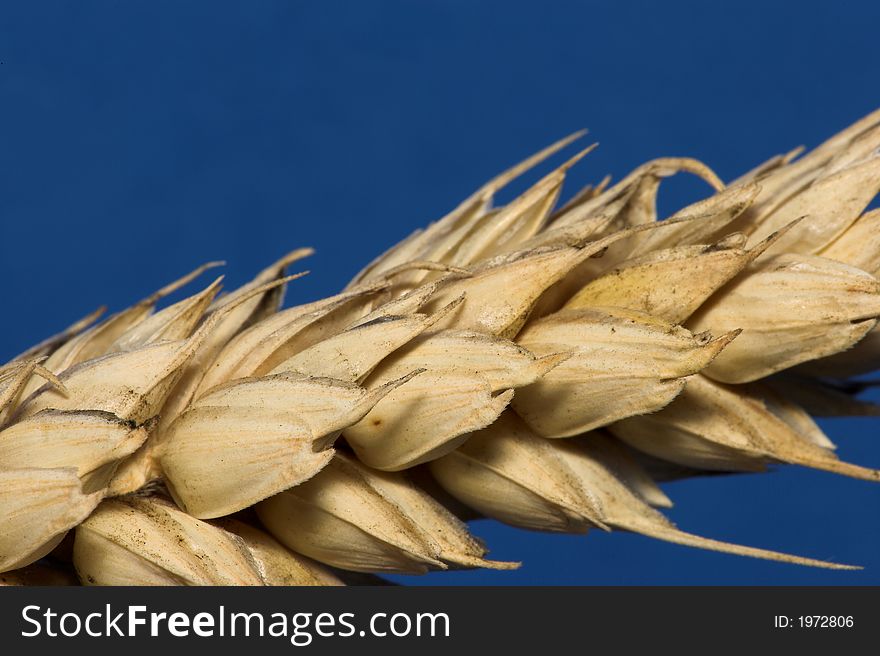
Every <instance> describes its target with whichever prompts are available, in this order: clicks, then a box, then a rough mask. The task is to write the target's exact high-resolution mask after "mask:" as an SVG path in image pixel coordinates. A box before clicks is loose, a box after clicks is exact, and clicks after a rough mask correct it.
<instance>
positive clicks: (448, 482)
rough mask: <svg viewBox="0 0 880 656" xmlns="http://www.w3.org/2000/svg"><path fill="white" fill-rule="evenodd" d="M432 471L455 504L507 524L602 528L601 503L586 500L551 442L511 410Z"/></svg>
mask: <svg viewBox="0 0 880 656" xmlns="http://www.w3.org/2000/svg"><path fill="white" fill-rule="evenodd" d="M428 467H429V468H430V470H431V474H432V476H433V477H434V479H435V480H436V481H437V482H438V483H439V484H440V486H441V487H442V488H443V489H444V490H445V491H446V492H448V493H449V494H450V495H452V496H453V497H454V498H455V499H457V500H458V501H460V502H461V503H463V504H465V505H466V506H468V507H470V508H473V509H474V510H477V511H478V512H479V513H481V514H483V515H485V516H487V517H492V518H493V519H497V520H499V521H501V522H504V523H505V524H510V525H512V526H518V527H521V528H527V529H531V530H536V531H555V532H564V533H583V532H585V531H587V530H588V529H589V528H592V527H594V526H600V525H601V519H600V515H601V509H598V508H597V506H598V503H599V502H598V500H597V499H595V498H589V497H586V498H585V496H584V490H583V489H582V488H581V487H580V485H579V484H578V482H577V478H576V477H575V475H574V473H573V472H572V471H571V470H570V469H569V468H568V466H567V465H566V464H565V462H564V461H563V460H561V459H560V457H559V453H558V451H557V450H556V449H554V448H553V443H552V442H550V441H549V440H545V439H542V438H540V437H538V436H537V435H535V434H534V433H533V432H532V431H530V430H529V428H528V427H527V426H526V425H525V424H524V423H523V422H522V420H521V419H520V418H519V417H517V416H516V415H515V414H514V413H513V412H511V411H509V410H508V411H505V412H504V413H503V414H502V415H501V416H500V417H499V418H498V420H497V421H495V422H494V423H493V424H491V425H490V426H487V427H486V428H484V429H482V430H480V431H477V432H475V433H473V434H472V435H471V436H470V438H469V439H468V440H467V441H466V442H465V443H464V444H462V445H461V446H460V447H459V448H458V449H456V450H455V451H453V452H451V453H449V454H447V455H445V456H443V457H442V458H439V459H437V460H433V461H432V462H430V463H429V465H428Z"/></svg>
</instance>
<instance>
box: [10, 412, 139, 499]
mask: <svg viewBox="0 0 880 656" xmlns="http://www.w3.org/2000/svg"><path fill="white" fill-rule="evenodd" d="M147 434H148V431H147V428H146V427H144V426H136V425H135V424H133V423H132V422H128V421H122V420H121V419H119V418H118V417H116V416H115V415H113V414H110V413H108V412H101V411H99V410H73V411H70V410H67V411H64V410H44V411H42V412H39V413H37V414H35V415H33V416H31V417H28V418H27V419H24V420H22V421H19V422H17V423H14V424H12V425H11V426H9V427H8V428H6V429H5V430H3V431H0V462H2V463H3V467H4V468H8V469H24V468H28V467H45V468H58V467H73V468H74V469H76V472H77V475H78V476H79V477H80V478H81V479H83V487H84V489H85V490H86V491H91V490H94V489H100V488H102V487H104V486H105V485H106V484H107V482H108V480H109V478H110V476H112V474H113V471H114V469H115V468H116V466H117V465H118V464H119V461H120V460H122V459H123V458H125V457H126V456H128V455H130V454H131V453H133V452H134V451H135V450H136V449H137V448H138V447H139V446H140V445H141V444H143V443H144V440H146V439H147Z"/></svg>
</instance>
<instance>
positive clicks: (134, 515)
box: [73, 497, 265, 585]
mask: <svg viewBox="0 0 880 656" xmlns="http://www.w3.org/2000/svg"><path fill="white" fill-rule="evenodd" d="M73 563H74V566H75V567H76V571H77V574H78V575H79V578H80V581H81V582H82V583H83V584H85V585H265V581H264V580H263V578H262V576H261V575H260V570H259V567H258V566H257V563H256V561H255V559H254V556H253V555H252V554H251V552H250V550H249V549H248V548H247V546H246V545H245V542H244V541H243V540H242V539H241V538H239V537H238V536H237V535H234V534H232V533H230V532H228V531H225V530H223V529H221V528H219V527H216V526H212V525H211V524H208V523H207V522H203V521H200V520H198V519H195V518H193V517H190V516H189V515H187V514H186V513H184V512H181V511H180V510H178V509H177V508H175V507H174V506H173V504H170V503H168V502H167V501H163V500H161V499H157V498H146V497H139V498H136V497H131V498H127V499H125V500H121V499H120V500H108V501H104V502H103V503H102V504H101V505H100V506H99V507H98V508H97V509H96V510H95V512H94V513H92V515H91V516H90V517H89V518H88V519H86V520H85V521H84V522H83V523H82V524H80V525H79V526H78V527H77V529H76V540H75V542H74V547H73Z"/></svg>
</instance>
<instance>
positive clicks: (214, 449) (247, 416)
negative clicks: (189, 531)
mask: <svg viewBox="0 0 880 656" xmlns="http://www.w3.org/2000/svg"><path fill="white" fill-rule="evenodd" d="M403 382H406V381H405V380H403V379H399V380H395V381H392V383H391V384H388V385H385V386H381V387H379V388H377V389H376V390H374V391H372V392H367V391H366V390H364V389H363V388H360V387H358V386H356V385H353V384H350V383H345V382H343V381H334V380H332V379H328V378H311V377H308V376H303V375H300V374H291V373H287V374H277V375H273V376H267V377H265V378H250V379H244V380H241V381H236V382H233V383H230V384H227V385H225V386H221V387H218V388H215V389H214V390H213V391H212V392H210V393H209V394H207V395H205V396H203V397H201V398H200V399H199V400H198V401H196V402H195V403H194V404H193V406H192V407H190V409H189V410H187V411H186V412H184V413H183V415H181V416H180V417H179V418H178V419H177V420H176V421H175V422H174V423H172V424H171V426H170V427H169V428H168V432H167V434H166V435H165V436H163V438H162V440H161V442H160V443H159V446H158V459H159V464H160V467H161V469H162V471H163V472H164V475H165V478H166V481H167V484H168V489H169V491H170V492H171V494H172V495H173V496H174V498H175V500H176V501H177V502H178V504H179V505H180V506H181V507H182V508H184V509H185V510H186V511H187V512H188V513H190V514H191V515H194V516H195V517H199V518H213V517H220V516H222V515H228V514H230V513H233V512H236V511H238V510H241V509H243V508H246V507H248V506H250V505H252V504H254V503H256V502H258V501H261V500H262V499H265V498H267V497H269V496H271V495H273V494H276V493H277V492H280V491H282V490H284V489H286V488H289V487H291V486H294V485H298V484H300V483H302V482H303V481H305V480H308V479H309V478H311V477H312V476H314V475H315V474H316V473H317V472H319V471H320V470H321V469H322V468H323V467H324V466H326V464H327V463H328V462H329V461H330V459H331V458H332V457H333V450H332V449H329V448H327V447H329V446H330V445H331V444H332V442H333V441H334V440H335V438H336V436H337V435H338V434H339V431H340V430H342V429H343V428H345V427H347V426H350V425H351V424H353V423H354V422H356V421H358V420H359V419H360V418H361V417H363V416H364V415H365V414H366V413H367V412H368V411H369V410H370V408H372V407H373V406H374V405H375V404H376V403H377V402H378V401H379V400H380V399H381V398H382V397H383V396H384V395H385V394H387V393H388V392H389V391H391V390H392V389H394V388H395V387H397V386H398V385H400V384H402V383H403Z"/></svg>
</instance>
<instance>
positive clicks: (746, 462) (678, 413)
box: [610, 375, 880, 481]
mask: <svg viewBox="0 0 880 656" xmlns="http://www.w3.org/2000/svg"><path fill="white" fill-rule="evenodd" d="M610 429H611V431H612V432H613V433H614V434H615V435H616V436H617V437H618V438H620V439H621V440H623V441H624V442H626V443H627V444H629V445H630V446H633V447H635V448H637V449H640V450H643V451H645V452H646V453H648V454H650V455H653V456H655V457H658V458H662V459H665V460H670V461H672V462H676V463H680V464H683V465H686V466H689V467H696V468H700V469H709V470H723V471H756V470H758V471H760V470H761V469H763V468H764V465H766V464H767V463H770V462H787V463H791V464H799V465H804V466H806V467H813V468H815V469H823V470H826V471H831V472H835V473H838V474H843V475H845V476H852V477H854V478H861V479H864V480H870V481H880V472H878V471H876V470H873V469H867V468H864V467H859V466H858V465H852V464H849V463H845V462H841V461H839V460H838V459H837V457H836V456H835V455H834V453H833V451H831V449H829V448H827V447H825V446H820V445H819V444H817V440H816V439H815V437H813V438H811V437H810V436H808V435H804V434H802V433H800V432H799V431H798V430H797V429H795V428H794V427H792V425H791V424H789V423H787V422H786V421H785V420H783V419H781V418H780V417H779V416H778V415H776V414H774V413H773V412H772V411H771V410H769V409H768V408H767V407H766V406H765V405H764V403H763V402H762V401H761V399H759V398H757V397H753V396H751V395H748V394H746V393H745V392H744V390H742V389H741V388H730V387H727V386H725V385H721V384H719V383H715V382H713V381H712V380H710V379H708V378H706V377H704V376H700V375H697V376H695V377H694V378H693V379H692V380H691V381H689V383H688V385H687V388H686V389H685V390H684V392H683V393H682V394H681V396H679V397H678V398H677V399H676V400H675V401H673V402H672V403H671V404H670V405H669V406H668V407H666V408H665V409H663V410H661V411H660V412H657V413H656V414H653V415H646V416H643V417H632V418H630V419H626V420H624V421H621V422H618V423H617V424H614V425H613V426H611V427H610ZM824 441H826V442H827V439H826V440H824Z"/></svg>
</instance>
